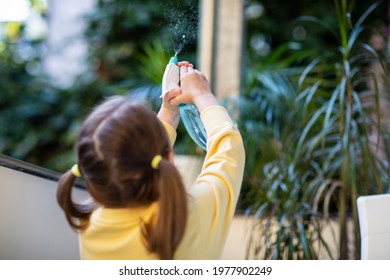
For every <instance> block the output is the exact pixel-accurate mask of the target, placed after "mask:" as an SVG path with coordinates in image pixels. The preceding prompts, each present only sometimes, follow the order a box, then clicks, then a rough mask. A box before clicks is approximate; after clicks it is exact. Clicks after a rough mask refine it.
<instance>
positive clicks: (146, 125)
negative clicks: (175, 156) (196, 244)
mask: <svg viewBox="0 0 390 280" xmlns="http://www.w3.org/2000/svg"><path fill="white" fill-rule="evenodd" d="M76 149H77V156H78V165H79V169H80V172H81V174H82V176H83V178H84V180H85V181H86V185H87V189H88V191H89V192H90V194H91V196H92V197H93V199H94V200H95V202H96V203H97V204H100V205H102V206H104V207H110V208H118V207H136V206H142V205H148V204H150V203H152V202H155V201H158V202H159V213H158V216H157V220H156V223H155V224H153V225H152V224H144V223H143V222H141V226H142V229H143V234H144V238H145V240H146V244H147V247H148V249H149V250H150V251H151V252H154V253H157V254H158V255H159V257H160V258H161V259H172V258H173V254H174V252H175V250H176V248H177V247H178V244H179V242H180V241H181V239H182V237H183V234H184V230H185V226H186V221H187V194H186V191H185V188H184V185H183V182H182V178H181V176H180V174H179V172H178V170H177V169H176V167H175V166H174V165H173V163H171V162H170V161H169V160H167V157H168V154H169V152H170V151H171V145H170V143H169V138H168V136H167V134H166V131H165V129H164V127H163V125H162V124H161V122H160V121H159V119H158V118H157V116H156V114H155V113H154V112H153V111H152V110H150V109H149V108H148V107H146V106H145V105H142V104H135V103H131V102H130V101H128V100H127V99H125V98H124V97H114V98H110V99H109V100H107V101H105V102H104V103H103V104H101V105H100V106H98V107H97V108H96V109H95V110H94V111H93V112H92V113H91V114H90V115H89V117H88V118H87V119H86V120H85V122H84V124H83V126H82V128H81V131H80V134H79V137H78V141H77V144H76ZM156 155H161V156H162V158H163V159H162V160H161V162H160V163H159V165H158V168H157V169H153V168H152V166H151V162H152V160H153V158H154V156H156ZM74 181H75V176H74V175H73V174H72V172H70V171H68V172H67V173H65V174H64V175H63V176H62V177H61V179H60V181H59V185H58V190H57V200H58V203H59V205H60V206H61V208H62V209H63V210H64V212H65V215H66V218H67V221H68V222H69V224H70V225H71V227H72V228H74V229H76V230H83V229H86V228H87V227H88V219H89V217H90V215H91V213H92V211H93V209H94V207H93V205H79V204H76V203H74V202H73V201H72V198H71V190H72V186H73V184H74ZM178 209H180V210H178Z"/></svg>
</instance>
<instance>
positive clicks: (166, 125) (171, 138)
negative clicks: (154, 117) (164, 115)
mask: <svg viewBox="0 0 390 280" xmlns="http://www.w3.org/2000/svg"><path fill="white" fill-rule="evenodd" d="M160 121H161V123H162V125H163V126H164V128H165V131H166V132H167V134H168V138H169V141H170V143H171V147H173V145H174V144H175V141H176V136H177V133H176V130H175V129H174V128H173V127H172V126H171V125H170V124H169V123H167V122H165V121H162V120H160Z"/></svg>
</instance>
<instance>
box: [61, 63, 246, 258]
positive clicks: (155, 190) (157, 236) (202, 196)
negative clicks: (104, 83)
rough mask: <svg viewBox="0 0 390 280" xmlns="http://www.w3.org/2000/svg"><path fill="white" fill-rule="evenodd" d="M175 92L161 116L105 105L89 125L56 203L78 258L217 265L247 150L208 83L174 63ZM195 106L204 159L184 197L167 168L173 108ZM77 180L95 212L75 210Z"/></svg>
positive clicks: (123, 102)
mask: <svg viewBox="0 0 390 280" xmlns="http://www.w3.org/2000/svg"><path fill="white" fill-rule="evenodd" d="M178 65H179V66H180V77H181V78H180V88H176V89H174V90H171V91H170V92H168V93H167V94H166V95H165V96H164V97H163V103H162V106H161V109H160V111H159V113H158V114H157V116H156V114H155V113H154V112H153V111H151V110H150V109H149V108H148V107H145V106H144V105H141V104H134V103H132V102H130V101H128V100H127V99H125V98H123V97H114V98H110V99H108V100H107V101H105V102H104V103H102V104H101V105H99V106H97V107H96V108H95V109H94V110H93V111H92V113H91V114H90V115H89V117H88V118H87V119H86V120H85V122H84V124H83V126H82V128H81V131H80V134H79V137H78V140H77V143H76V149H77V158H78V164H77V165H75V166H74V167H73V168H72V169H71V170H70V171H68V172H67V173H65V174H64V175H63V176H62V177H61V179H60V181H59V185H58V191H57V200H58V203H59V205H60V206H61V208H62V209H63V211H64V212H65V216H66V218H67V221H68V223H69V224H70V226H71V227H72V228H73V229H75V230H77V231H78V232H79V236H80V256H81V258H82V259H218V258H220V256H221V253H222V249H223V247H224V243H225V240H226V236H227V233H228V230H229V226H230V223H231V220H232V218H233V214H234V210H235V207H236V203H237V199H238V195H239V192H240V188H241V182H242V177H243V169H244V161H245V151H244V148H243V143H242V139H241V136H240V133H239V131H238V130H237V128H236V127H235V125H234V124H233V122H232V121H231V119H230V117H229V115H228V114H227V112H226V110H225V108H223V107H222V106H220V105H219V104H218V101H217V99H216V98H215V97H214V95H213V94H212V92H211V89H210V85H209V83H208V81H207V79H206V77H205V75H204V74H203V73H201V72H199V71H198V70H195V69H193V66H192V64H190V63H188V62H179V64H178ZM181 103H185V104H189V103H192V104H195V105H196V106H197V108H198V109H199V111H200V112H201V118H202V121H203V123H204V125H205V128H206V132H207V154H206V156H205V160H204V163H203V167H202V170H201V172H200V174H199V176H198V177H197V179H196V181H195V183H194V184H193V186H191V187H190V188H189V189H187V190H186V189H185V187H184V185H183V182H182V179H181V176H180V174H179V172H178V170H177V169H176V167H175V166H174V164H173V152H172V146H173V143H174V141H175V138H176V132H175V129H176V127H177V125H178V123H179V120H180V111H179V108H178V106H179V104H181ZM78 176H82V177H83V179H84V180H85V182H86V186H87V189H88V191H89V193H90V195H91V197H92V198H93V200H94V203H92V204H88V205H85V204H84V205H83V204H81V205H80V204H76V203H74V202H73V201H72V199H71V197H72V187H73V184H74V182H75V179H76V177H78Z"/></svg>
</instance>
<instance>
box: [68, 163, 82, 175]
mask: <svg viewBox="0 0 390 280" xmlns="http://www.w3.org/2000/svg"><path fill="white" fill-rule="evenodd" d="M70 170H71V171H72V174H73V175H74V176H76V177H81V173H80V169H79V166H78V164H75V165H73V166H72V168H71V169H70Z"/></svg>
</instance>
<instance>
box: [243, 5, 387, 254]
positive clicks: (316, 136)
mask: <svg viewBox="0 0 390 280" xmlns="http://www.w3.org/2000/svg"><path fill="white" fill-rule="evenodd" d="M334 3H335V10H336V15H337V19H338V22H339V32H338V34H339V39H340V46H339V48H338V49H336V50H328V51H327V52H326V54H325V55H322V56H318V57H317V58H316V59H314V60H313V61H312V62H311V63H310V64H309V66H308V67H306V68H305V69H304V70H303V71H302V73H301V76H300V78H299V79H298V80H297V82H296V83H293V84H294V85H296V86H295V88H294V87H288V88H287V87H286V88H285V89H283V91H285V92H288V94H289V97H290V101H291V102H289V103H288V104H289V106H290V107H285V104H286V100H288V99H280V98H279V99H278V98H277V100H278V102H277V103H275V102H274V103H272V102H271V101H272V98H276V97H277V96H278V95H275V91H274V90H272V89H273V87H269V86H264V85H266V84H264V83H262V82H260V80H259V79H257V81H258V82H260V83H258V86H260V87H262V88H263V90H266V91H268V94H270V95H272V97H271V98H268V99H267V98H264V97H261V96H262V95H261V94H260V95H259V94H257V95H256V96H257V97H256V98H257V99H259V100H260V102H259V103H258V105H259V106H260V109H261V110H262V112H263V114H264V115H263V116H264V117H265V119H263V120H260V122H262V124H263V126H269V125H271V126H272V127H273V128H275V127H279V128H280V127H282V128H283V129H281V130H280V129H279V130H278V129H276V131H277V135H273V137H274V138H273V141H275V139H277V143H278V145H277V146H278V147H279V148H278V149H277V150H276V151H277V152H278V153H274V157H273V158H272V159H271V160H269V161H267V162H262V163H261V166H262V167H263V172H262V175H261V176H260V177H258V178H260V179H259V185H258V186H259V187H257V188H256V187H254V188H252V189H251V191H250V192H249V194H250V193H251V192H252V197H256V195H257V198H258V200H257V201H258V203H257V204H254V209H255V211H254V213H255V217H258V218H259V219H256V221H257V223H255V224H254V226H255V227H256V228H257V229H258V227H259V226H260V228H261V230H260V231H259V230H254V231H253V232H252V233H255V234H252V238H251V240H250V246H249V249H248V252H249V254H251V256H252V257H260V258H289V259H290V258H297V259H299V258H309V259H311V258H318V257H319V251H318V248H324V249H325V252H326V253H327V255H328V256H329V257H331V258H341V259H347V258H359V252H360V236H359V227H358V218H357V208H356V199H357V197H358V196H359V195H364V194H373V193H383V192H386V191H388V188H389V186H388V184H389V176H388V174H389V165H388V162H389V152H388V149H387V147H388V146H386V145H379V144H377V143H372V139H373V137H372V136H373V133H375V139H377V141H379V142H380V143H384V142H386V141H387V139H386V136H385V131H384V130H383V127H382V125H381V114H380V106H379V103H380V101H379V100H380V90H379V89H380V88H381V87H380V83H385V82H387V75H386V74H387V68H386V65H385V63H383V60H382V59H381V58H380V57H379V55H378V54H377V53H376V52H375V51H374V50H373V49H372V48H371V47H370V46H369V45H367V44H365V43H364V42H362V41H361V38H360V37H361V34H362V32H363V31H364V26H363V22H364V21H365V19H366V18H367V17H368V16H369V15H370V13H371V12H372V11H373V10H374V9H375V8H376V7H377V6H378V4H374V5H372V6H371V7H369V8H368V9H367V10H366V12H365V13H364V14H363V15H362V16H361V17H360V18H359V19H358V21H357V22H356V23H355V24H352V22H351V18H350V11H348V7H347V1H346V0H335V1H334ZM374 62H380V65H381V66H382V68H383V69H382V70H383V71H382V72H381V73H385V75H382V74H379V73H378V72H374V71H371V70H370V69H371V68H370V65H372V64H373V63H374ZM274 82H275V81H274ZM275 84H276V85H282V83H280V82H276V83H275ZM259 96H260V97H259ZM256 98H254V100H256ZM280 105H281V106H280ZM278 108H279V109H280V108H284V109H282V112H285V114H287V120H286V119H283V118H282V119H278V118H277V116H278V114H277V111H278ZM288 110H290V111H288ZM270 116H272V117H271V118H270ZM269 120H273V121H274V122H275V121H276V122H277V125H275V124H274V123H272V122H269ZM259 126H261V125H259ZM274 130H275V129H274ZM262 135H266V134H264V133H263V134H262ZM275 136H277V138H275ZM263 139H264V138H263ZM265 139H267V138H265ZM379 142H378V143H379ZM271 144H272V141H271V142H269V143H268V146H267V147H269V146H270V147H272V145H271ZM252 145H253V144H252ZM271 150H272V149H271ZM380 150H381V153H380V154H379V153H378V151H380ZM272 151H273V150H272ZM253 194H255V195H253ZM248 197H251V195H249V196H248ZM331 214H335V215H334V218H333V219H335V220H336V222H337V224H338V229H339V232H338V234H335V235H334V237H335V238H336V244H338V252H337V255H334V254H333V253H332V252H331V250H330V247H329V242H328V241H327V240H325V239H324V236H323V226H324V225H325V224H326V223H327V222H328V221H330V219H331V218H332V217H333V216H332V215H331ZM324 218H325V219H324ZM348 221H351V223H352V229H353V230H352V231H351V232H352V235H351V234H350V231H348V230H347V229H348ZM316 244H317V245H318V246H319V247H318V246H316ZM350 245H352V250H351V252H349V250H348V248H349V246H350ZM248 256H249V255H248Z"/></svg>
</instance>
